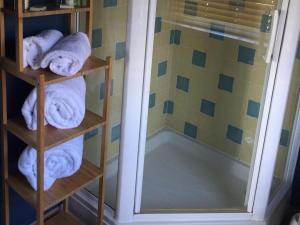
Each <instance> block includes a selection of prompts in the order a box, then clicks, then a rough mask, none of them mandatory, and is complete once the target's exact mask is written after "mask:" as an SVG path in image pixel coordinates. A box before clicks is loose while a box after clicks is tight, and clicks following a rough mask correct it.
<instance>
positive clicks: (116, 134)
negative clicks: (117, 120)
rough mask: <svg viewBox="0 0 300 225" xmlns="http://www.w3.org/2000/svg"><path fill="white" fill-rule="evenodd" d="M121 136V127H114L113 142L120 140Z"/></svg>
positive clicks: (112, 129) (112, 130) (112, 131)
mask: <svg viewBox="0 0 300 225" xmlns="http://www.w3.org/2000/svg"><path fill="white" fill-rule="evenodd" d="M120 135H121V125H120V124H118V125H116V126H114V127H112V128H111V140H110V141H111V142H114V141H116V140H118V139H120Z"/></svg>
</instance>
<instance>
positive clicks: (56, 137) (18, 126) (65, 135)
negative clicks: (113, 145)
mask: <svg viewBox="0 0 300 225" xmlns="http://www.w3.org/2000/svg"><path fill="white" fill-rule="evenodd" d="M103 124H105V120H104V118H103V117H100V116H98V115H97V114H95V113H93V112H91V111H88V110H87V111H86V113H85V118H84V119H83V121H82V122H81V124H80V125H79V126H78V127H76V128H73V129H57V128H55V127H52V126H50V125H47V126H45V150H47V149H49V148H53V147H55V146H57V145H59V144H62V143H64V142H66V141H68V140H71V139H73V138H75V137H78V136H80V135H83V134H85V133H87V132H89V131H92V130H94V129H95V128H98V127H100V126H101V125H103ZM7 129H8V131H9V132H11V133H12V134H14V135H15V136H17V137H18V138H20V139H21V140H22V141H24V142H25V143H26V144H28V145H30V146H32V147H34V148H35V149H37V148H38V143H37V131H30V130H28V129H27V126H26V124H25V121H24V119H23V118H22V117H19V118H15V119H9V120H8V123H7Z"/></svg>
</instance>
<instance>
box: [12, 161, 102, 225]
mask: <svg viewBox="0 0 300 225" xmlns="http://www.w3.org/2000/svg"><path fill="white" fill-rule="evenodd" d="M102 176H103V173H102V172H101V171H100V169H99V168H98V167H96V166H94V165H93V164H92V163H90V162H89V161H87V160H83V161H82V165H81V168H80V170H79V171H77V173H75V174H74V175H73V176H71V177H66V178H63V179H58V180H56V182H55V183H54V185H53V186H52V187H51V188H50V189H49V190H48V191H45V192H44V209H45V210H46V209H49V208H51V207H52V206H54V205H56V204H57V203H59V202H61V201H62V200H64V199H66V198H67V197H69V196H71V195H72V194H73V193H75V192H76V191H77V190H79V189H81V188H83V187H84V186H86V185H87V184H89V183H90V182H91V181H93V180H95V179H96V178H99V177H102ZM7 183H8V185H9V186H10V187H11V188H12V189H14V190H15V191H16V192H17V193H18V194H19V195H20V196H21V197H22V198H24V200H26V201H27V202H28V203H29V204H31V205H32V206H33V207H36V203H37V192H36V191H35V190H33V189H32V187H31V186H30V185H29V183H28V181H27V180H26V178H25V177H24V176H22V175H21V174H20V173H17V174H15V175H9V177H8V180H7ZM65 224H67V223H65ZM56 225H57V224H56Z"/></svg>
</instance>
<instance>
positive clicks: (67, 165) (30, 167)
mask: <svg viewBox="0 0 300 225" xmlns="http://www.w3.org/2000/svg"><path fill="white" fill-rule="evenodd" d="M82 152H83V135H81V136H79V137H77V138H74V139H72V140H70V141H68V142H65V143H64V144H61V145H59V146H56V147H54V148H51V149H49V150H47V151H46V152H45V155H44V190H45V191H46V190H48V189H49V188H50V187H51V186H52V185H53V183H54V182H55V180H56V179H58V178H63V177H69V176H72V175H73V174H74V173H75V172H76V171H78V170H79V168H80V166H81V162H82ZM36 158H37V151H36V150H35V149H34V148H31V147H30V146H28V147H27V148H25V149H24V151H23V152H22V153H21V156H20V158H19V162H18V167H19V170H20V172H21V173H22V174H23V175H24V176H26V178H27V180H28V182H29V183H30V185H31V186H32V188H33V189H34V190H37V169H36V168H37V163H36Z"/></svg>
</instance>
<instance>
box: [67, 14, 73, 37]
mask: <svg viewBox="0 0 300 225" xmlns="http://www.w3.org/2000/svg"><path fill="white" fill-rule="evenodd" d="M67 19H68V32H69V33H74V32H75V15H74V13H71V14H69V15H68V18H67Z"/></svg>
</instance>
